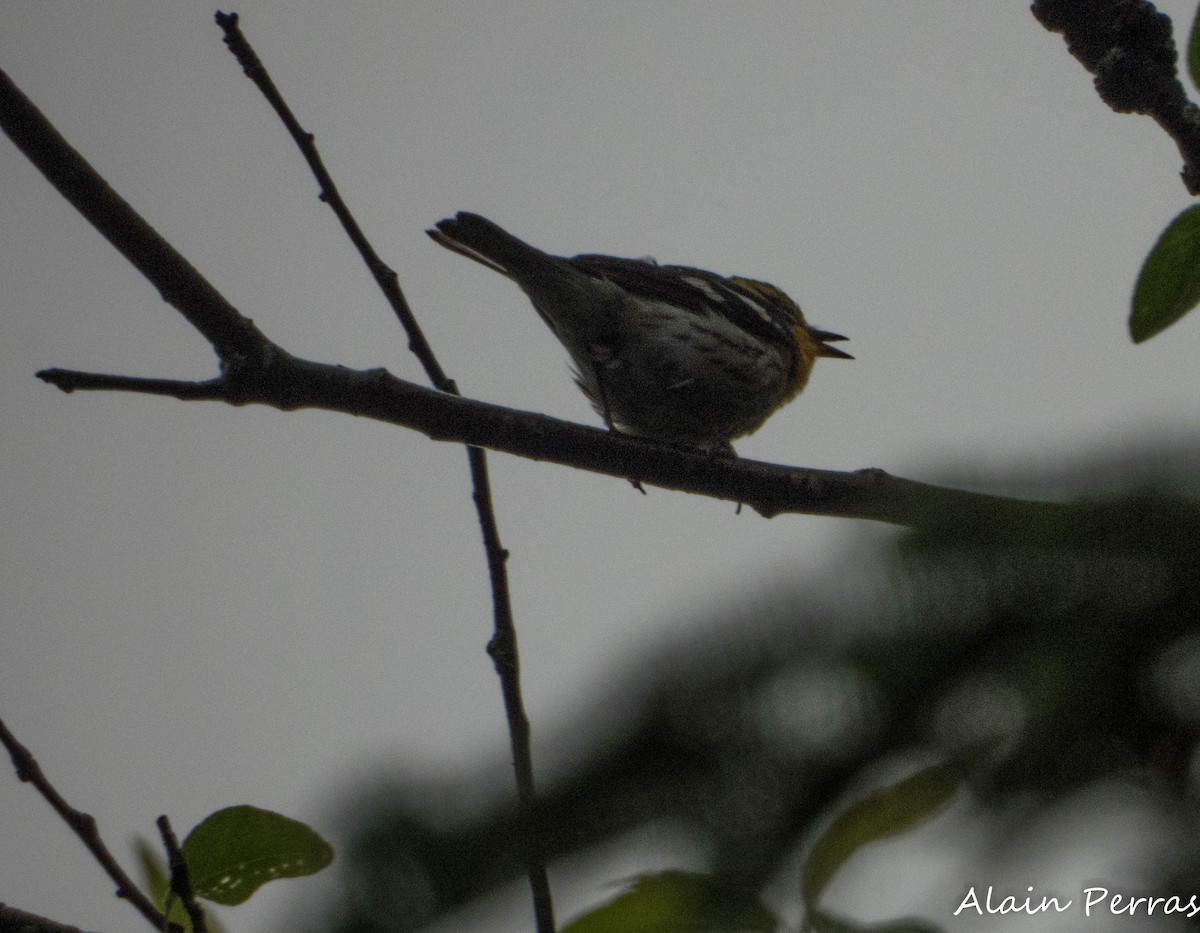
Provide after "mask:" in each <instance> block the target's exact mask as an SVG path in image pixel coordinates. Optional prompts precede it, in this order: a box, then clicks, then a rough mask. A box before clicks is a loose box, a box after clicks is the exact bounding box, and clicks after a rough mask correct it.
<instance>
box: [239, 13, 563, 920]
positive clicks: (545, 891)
mask: <svg viewBox="0 0 1200 933" xmlns="http://www.w3.org/2000/svg"><path fill="white" fill-rule="evenodd" d="M216 20H217V25H219V26H220V27H221V29H222V30H223V31H224V33H225V44H226V45H228V46H229V50H230V51H231V52H232V53H233V55H234V56H235V57H236V58H237V60H238V62H239V63H240V64H241V66H242V70H243V71H245V73H246V76H247V77H248V78H250V80H251V81H253V82H254V84H255V86H256V87H258V89H259V90H260V91H261V92H262V94H263V96H264V97H265V98H266V99H267V101H268V102H269V103H270V104H271V106H272V107H273V108H274V109H275V112H276V113H277V114H278V115H279V118H280V120H281V121H282V122H283V124H284V126H285V127H286V128H287V130H288V132H289V133H290V134H291V136H292V139H293V140H294V141H295V143H296V145H297V147H298V148H299V149H300V152H301V154H302V155H303V156H304V158H305V161H307V162H308V166H309V168H310V169H311V170H312V173H313V175H314V176H315V177H316V179H317V184H318V185H319V186H320V189H321V193H320V197H321V200H323V201H324V202H325V203H326V204H328V205H329V207H330V209H331V210H332V211H333V212H334V214H335V216H336V217H337V218H338V220H339V221H341V224H342V227H343V229H344V230H345V231H346V234H347V236H348V237H349V238H350V241H351V242H352V243H353V244H354V246H355V248H357V249H358V252H359V255H360V256H361V257H362V259H363V261H364V262H365V263H366V266H367V268H368V269H369V270H370V271H371V274H372V275H373V276H374V277H375V281H376V283H377V284H378V285H379V288H380V290H381V291H382V292H383V294H384V296H385V297H386V298H387V301H388V303H389V304H390V305H391V307H392V310H393V311H394V312H395V314H396V317H397V318H398V319H399V321H400V324H401V326H402V327H403V328H404V331H405V333H406V334H407V335H408V346H409V349H410V350H411V351H412V352H413V354H414V355H415V356H416V357H417V359H418V361H420V363H421V365H422V367H424V369H425V372H426V374H427V375H428V377H429V381H430V382H431V383H432V384H433V386H434V388H435V389H439V390H441V391H442V392H446V393H449V394H452V395H458V394H459V392H458V387H457V385H456V384H455V383H454V380H452V379H450V378H449V377H448V376H447V375H446V373H445V371H444V370H443V369H442V367H441V364H440V363H439V362H438V360H437V357H436V356H435V354H434V352H433V348H432V347H431V346H430V345H429V341H428V340H426V338H425V334H424V332H423V331H422V330H421V326H420V324H419V323H418V322H417V318H416V315H415V314H413V312H412V309H411V307H410V306H409V304H408V299H406V298H405V297H404V292H403V290H402V289H401V288H400V278H399V276H398V275H397V274H396V272H395V271H394V270H393V269H391V268H390V267H389V266H388V265H387V264H386V263H384V261H383V260H382V259H381V258H380V257H379V254H378V253H376V251H375V249H374V247H373V246H372V245H371V244H370V242H369V241H368V240H367V238H366V236H365V234H363V232H362V228H361V227H359V225H358V222H357V221H356V220H355V218H354V215H353V214H352V213H351V211H350V208H349V207H348V206H347V205H346V202H345V200H344V199H343V198H342V196H341V193H340V192H339V191H338V188H337V185H336V184H334V181H333V177H332V176H331V175H330V174H329V172H328V170H327V169H326V168H325V163H324V161H323V160H322V159H321V154H320V152H319V151H318V150H317V146H316V142H315V141H314V136H313V134H312V133H310V132H308V131H307V130H305V129H304V128H303V127H302V126H301V125H300V122H299V121H298V120H297V119H296V116H295V114H293V113H292V109H291V107H289V106H288V104H287V101H285V100H284V98H283V95H282V94H281V93H280V92H279V89H278V88H277V87H276V86H275V82H274V81H273V80H272V79H271V76H270V74H269V73H268V72H267V69H266V67H265V66H264V65H263V63H262V61H261V59H259V57H258V54H257V53H256V52H255V51H254V49H253V48H252V47H251V45H250V43H249V42H248V41H247V40H246V37H245V36H244V35H243V34H242V31H241V29H240V27H239V25H238V17H237V14H236V13H231V14H225V13H221V12H218V13H217V15H216ZM467 459H468V464H469V467H470V474H471V483H472V486H473V491H472V496H471V498H472V500H473V502H474V503H475V511H476V514H477V516H478V519H479V527H480V531H481V534H482V536H483V547H484V554H485V556H486V559H487V565H488V577H489V580H490V581H491V588H492V617H493V634H492V638H491V640H490V641H489V643H488V653H489V655H490V656H491V657H492V662H493V664H494V665H495V668H496V674H497V676H498V677H499V679H500V689H501V693H502V694H503V696H504V709H505V714H506V716H507V719H508V730H509V741H510V744H511V746H512V754H513V768H514V770H515V774H516V784H517V799H518V801H519V803H520V806H521V810H522V812H523V813H524V815H525V821H524V822H525V834H524V837H525V838H524V839H523V840H522V842H523V845H524V847H525V852H526V865H527V869H528V875H529V886H530V890H531V894H532V897H533V909H534V917H535V921H536V925H537V929H538V933H554V907H553V900H552V898H551V894H550V881H549V877H548V876H547V873H546V866H545V864H544V861H543V859H542V857H541V854H540V850H541V847H540V845H539V844H538V840H537V836H536V830H535V826H536V821H535V819H534V814H535V813H536V809H537V791H536V788H535V784H534V778H533V752H532V748H531V742H530V733H529V719H528V716H527V715H526V713H525V706H524V703H523V701H522V699H521V680H520V665H519V664H518V661H517V633H516V628H515V626H514V624H513V614H512V601H511V599H510V598H509V591H508V570H507V559H508V552H507V551H506V550H505V549H504V547H503V545H502V544H501V542H500V532H499V528H498V526H497V523H496V515H495V510H494V509H493V507H492V493H491V486H490V484H489V482H488V470H487V454H486V453H485V452H484V450H483V449H482V448H480V447H476V446H470V445H468V446H467Z"/></svg>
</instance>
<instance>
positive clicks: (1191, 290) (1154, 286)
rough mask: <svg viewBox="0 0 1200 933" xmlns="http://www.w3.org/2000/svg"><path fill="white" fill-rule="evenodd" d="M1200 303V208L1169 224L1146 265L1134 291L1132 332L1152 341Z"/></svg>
mask: <svg viewBox="0 0 1200 933" xmlns="http://www.w3.org/2000/svg"><path fill="white" fill-rule="evenodd" d="M1197 303H1200V205H1193V206H1192V207H1189V208H1188V209H1187V210H1185V211H1184V212H1183V213H1182V214H1180V215H1179V216H1178V217H1176V218H1175V219H1174V220H1172V221H1171V223H1170V224H1168V225H1167V229H1166V230H1164V231H1163V232H1162V236H1160V237H1159V238H1158V242H1157V243H1155V244H1154V248H1153V249H1152V250H1150V255H1149V256H1147V257H1146V261H1145V262H1144V263H1143V264H1142V271H1141V272H1140V273H1139V274H1138V280H1137V285H1136V286H1135V287H1134V290H1133V310H1132V311H1131V313H1130V315H1129V333H1130V334H1131V335H1132V337H1133V342H1134V343H1141V342H1142V341H1143V340H1149V339H1150V338H1151V337H1153V336H1154V335H1155V334H1157V333H1159V332H1160V331H1162V330H1165V329H1166V328H1168V327H1170V326H1171V325H1172V324H1174V323H1175V322H1176V321H1178V320H1179V319H1180V318H1181V317H1183V316H1184V315H1185V314H1187V313H1188V312H1189V311H1191V310H1192V308H1194V307H1196V304H1197Z"/></svg>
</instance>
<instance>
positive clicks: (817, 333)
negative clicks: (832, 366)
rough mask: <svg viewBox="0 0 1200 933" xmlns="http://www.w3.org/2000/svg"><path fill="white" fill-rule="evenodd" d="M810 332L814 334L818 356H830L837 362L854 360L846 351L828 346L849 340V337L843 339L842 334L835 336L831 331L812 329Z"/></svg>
mask: <svg viewBox="0 0 1200 933" xmlns="http://www.w3.org/2000/svg"><path fill="white" fill-rule="evenodd" d="M808 332H809V333H810V334H812V338H813V340H815V341H816V342H817V356H829V357H833V358H834V359H837V360H852V359H854V357H852V356H851V355H850V354H849V353H847V352H846V351H845V350H839V349H838V348H837V347H830V346H826V344H829V343H835V342H837V341H838V340H849V339H850V338H849V337H843V336H842V335H841V334H835V333H834V332H833V331H829V330H817V329H816V328H815V327H810V328H809V329H808Z"/></svg>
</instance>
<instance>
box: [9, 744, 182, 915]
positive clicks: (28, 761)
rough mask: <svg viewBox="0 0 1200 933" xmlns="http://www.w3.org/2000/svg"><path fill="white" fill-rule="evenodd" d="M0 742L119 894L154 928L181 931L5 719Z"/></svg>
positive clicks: (19, 775) (14, 764) (16, 767)
mask: <svg viewBox="0 0 1200 933" xmlns="http://www.w3.org/2000/svg"><path fill="white" fill-rule="evenodd" d="M0 745H3V746H4V747H5V748H6V749H7V750H8V754H9V757H10V758H12V763H13V768H15V769H16V772H17V777H18V778H19V779H20V780H22V781H25V782H27V783H29V784H32V785H33V786H34V788H35V789H36V790H37V791H38V793H40V794H41V795H42V796H43V797H44V798H45V799H46V802H47V803H49V804H50V806H52V807H53V808H54V810H55V812H56V813H57V814H58V815H59V816H60V817H62V820H63V822H64V823H66V824H67V825H68V826H69V827H71V829H72V831H73V832H74V833H75V835H76V836H78V837H79V838H80V840H81V841H82V842H83V844H84V845H85V846H87V849H88V851H89V852H91V853H92V856H93V857H94V858H95V859H96V861H97V862H99V863H100V866H101V867H102V868H103V869H104V870H105V871H106V872H107V873H108V877H109V878H111V879H112V880H113V882H114V883H115V884H116V886H117V897H123V898H125V900H127V901H129V903H131V904H132V905H133V906H134V908H136V909H137V911H138V913H140V914H141V915H142V916H143V917H145V918H146V919H147V920H148V921H149V922H150V924H151V925H152V926H153V927H154V929H156V930H167V929H169V930H170V931H171V933H182V931H180V929H179V927H178V926H176V925H175V924H168V923H167V918H166V917H164V916H163V915H162V914H161V913H159V912H158V909H157V908H156V907H155V906H154V904H152V903H151V902H150V899H149V898H148V897H146V895H145V894H143V893H142V891H141V889H140V888H139V887H138V886H137V885H136V884H134V883H133V879H131V878H130V877H129V875H127V874H126V873H125V869H123V868H122V867H121V866H120V865H119V864H118V863H117V860H116V859H115V858H113V854H112V853H111V852H110V851H109V850H108V846H106V845H105V844H104V840H103V839H101V838H100V831H99V829H98V828H97V827H96V820H95V818H94V817H93V816H91V814H88V813H82V812H80V811H79V810H76V809H75V808H74V807H72V806H71V805H70V804H69V803H67V801H66V800H65V799H64V798H63V796H62V794H60V793H59V792H58V790H57V789H56V788H55V787H54V785H53V784H51V783H50V781H49V779H48V778H47V777H46V775H45V774H43V773H42V768H41V766H40V765H39V764H38V763H37V759H35V758H34V757H33V753H32V752H30V751H29V749H27V748H26V747H25V746H24V745H22V744H21V743H20V742H18V741H17V739H16V736H14V735H13V734H12V733H11V732H10V731H9V729H8V726H6V725H5V724H4V721H3V720H0Z"/></svg>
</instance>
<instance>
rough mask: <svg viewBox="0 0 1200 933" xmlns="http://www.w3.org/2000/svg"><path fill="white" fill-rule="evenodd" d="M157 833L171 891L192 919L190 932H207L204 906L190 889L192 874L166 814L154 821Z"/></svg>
mask: <svg viewBox="0 0 1200 933" xmlns="http://www.w3.org/2000/svg"><path fill="white" fill-rule="evenodd" d="M154 825H155V826H157V827H158V834H159V835H160V836H161V837H162V841H163V848H165V849H166V850H167V865H168V866H169V867H170V869H171V893H172V894H174V895H175V896H176V897H177V898H179V900H180V901H181V902H182V903H183V909H184V910H186V911H187V915H188V918H189V919H190V920H191V921H192V933H208V918H207V917H205V915H204V908H203V907H201V906H200V904H199V903H197V901H196V892H195V891H194V890H193V889H192V876H191V874H190V873H189V872H188V867H187V862H186V861H185V860H184V857H183V850H182V849H180V848H179V840H178V839H176V838H175V830H173V829H172V828H171V821H170V820H169V819H167V816H166V814H163V815H162V816H160V817H159V818H158V819H157V820H155V821H154Z"/></svg>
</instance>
